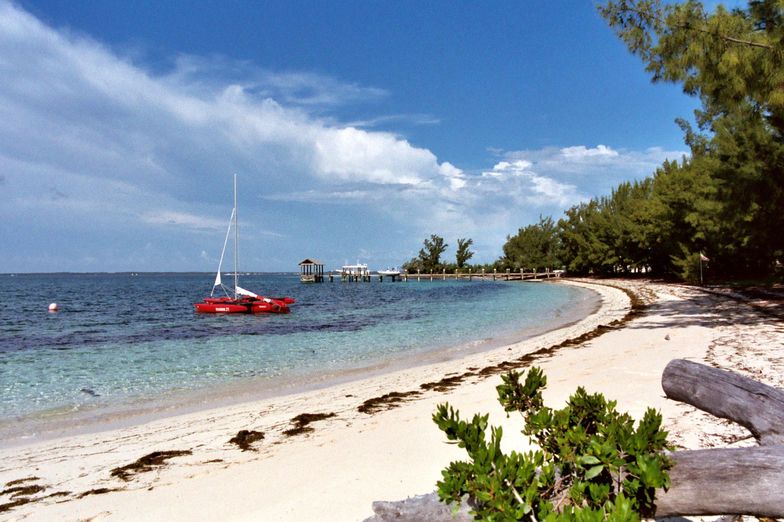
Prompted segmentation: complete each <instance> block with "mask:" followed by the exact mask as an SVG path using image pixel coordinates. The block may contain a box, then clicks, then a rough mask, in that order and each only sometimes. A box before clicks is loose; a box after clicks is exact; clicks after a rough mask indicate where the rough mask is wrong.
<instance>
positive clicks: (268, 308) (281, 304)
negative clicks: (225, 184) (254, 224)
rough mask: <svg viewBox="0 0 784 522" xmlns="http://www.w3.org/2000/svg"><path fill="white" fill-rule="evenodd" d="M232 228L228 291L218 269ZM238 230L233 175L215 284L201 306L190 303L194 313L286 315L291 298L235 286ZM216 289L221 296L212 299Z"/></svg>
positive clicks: (236, 283)
mask: <svg viewBox="0 0 784 522" xmlns="http://www.w3.org/2000/svg"><path fill="white" fill-rule="evenodd" d="M232 227H233V228H234V290H233V291H231V292H230V291H229V289H228V288H226V287H225V286H224V285H223V282H222V281H221V266H222V265H223V256H224V254H225V253H226V245H227V244H228V242H229V236H230V235H231V229H232ZM239 238H240V234H239V228H238V227H237V175H236V174H235V175H234V208H233V209H232V211H231V218H230V219H229V228H228V230H227V231H226V239H224V241H223V250H222V251H221V257H220V262H219V263H218V273H217V275H216V276H215V283H213V285H212V291H211V292H210V296H209V297H205V298H204V300H203V301H202V302H201V303H194V305H193V306H195V307H196V311H197V312H202V313H208V314H263V313H267V314H287V313H289V305H290V304H293V303H294V299H293V298H291V297H264V296H262V295H258V294H255V293H253V292H251V291H250V290H245V289H244V288H242V287H240V285H239V276H238V273H237V265H238V258H239V254H238V251H239ZM217 287H220V288H221V290H222V291H223V293H224V294H225V295H223V296H221V297H214V294H215V289H216V288H217Z"/></svg>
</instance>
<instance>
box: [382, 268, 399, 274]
mask: <svg viewBox="0 0 784 522" xmlns="http://www.w3.org/2000/svg"><path fill="white" fill-rule="evenodd" d="M378 275H380V276H399V275H400V270H398V269H397V268H387V269H386V270H379V271H378Z"/></svg>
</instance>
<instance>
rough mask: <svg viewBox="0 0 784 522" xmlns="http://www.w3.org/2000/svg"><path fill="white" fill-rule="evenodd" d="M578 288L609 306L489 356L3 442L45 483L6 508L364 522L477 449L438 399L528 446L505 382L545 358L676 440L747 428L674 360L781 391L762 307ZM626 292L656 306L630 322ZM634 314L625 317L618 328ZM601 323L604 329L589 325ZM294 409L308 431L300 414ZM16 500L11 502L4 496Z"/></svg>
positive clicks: (667, 292) (18, 463)
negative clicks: (708, 409)
mask: <svg viewBox="0 0 784 522" xmlns="http://www.w3.org/2000/svg"><path fill="white" fill-rule="evenodd" d="M570 284H581V285H585V284H587V285H589V286H591V287H595V288H596V289H597V290H598V291H600V292H601V293H602V295H603V296H604V297H603V300H602V307H601V309H600V311H599V312H598V313H596V314H593V315H591V316H589V317H588V318H585V319H584V320H582V321H580V322H579V323H578V324H576V325H573V326H571V327H569V328H562V329H560V330H555V331H552V332H548V333H547V334H544V335H541V336H538V337H536V338H533V339H529V340H526V341H522V342H520V343H515V344H513V345H510V346H506V347H502V348H499V349H497V350H494V351H492V352H487V353H481V354H477V355H473V356H469V357H466V358H463V359H460V360H459V361H449V362H446V363H441V364H433V365H429V366H425V367H420V368H416V369H414V370H403V371H398V372H395V373H390V374H384V375H381V376H376V377H372V378H368V379H364V380H359V381H353V382H351V383H345V384H341V385H337V386H333V387H330V388H326V389H322V390H317V391H313V392H307V393H301V394H294V395H290V396H286V397H280V398H277V399H270V400H262V401H255V402H252V403H245V404H242V405H236V406H230V407H224V408H218V409H215V410H209V411H204V412H200V413H196V414H188V415H182V416H178V417H171V418H167V419H163V420H158V421H153V422H150V423H147V424H144V425H139V426H134V427H131V428H124V429H118V430H113V431H110V432H101V433H97V434H90V435H83V436H75V437H67V438H62V439H57V440H55V441H48V442H42V443H36V444H33V445H30V446H23V447H17V448H13V449H3V450H0V458H2V464H0V484H6V485H7V484H8V483H10V482H14V481H19V480H22V479H27V482H25V484H30V485H34V486H36V487H41V488H44V489H41V490H40V491H37V492H35V493H31V494H29V495H28V496H27V497H22V498H23V499H27V500H28V501H29V502H28V503H27V504H24V505H19V506H16V507H13V508H10V509H9V510H8V511H7V512H6V513H3V516H10V517H12V519H19V520H21V519H24V520H52V519H63V520H82V519H93V518H96V517H98V518H101V519H103V518H106V519H110V520H139V519H141V520H158V519H167V520H190V519H194V518H196V519H205V518H208V519H213V518H219V519H228V520H310V519H313V520H315V519H318V520H364V518H366V517H369V516H371V515H372V509H371V502H372V501H374V500H398V499H402V498H405V497H407V496H413V495H417V494H422V493H427V492H430V491H432V490H433V489H434V488H435V483H436V481H437V480H438V479H439V478H440V471H441V469H443V468H444V467H446V465H447V464H448V463H449V462H450V461H451V460H456V459H462V458H464V452H462V450H460V449H459V448H457V447H455V446H453V445H449V444H445V443H444V442H445V438H444V437H443V436H442V434H441V433H440V432H439V431H438V429H437V428H436V427H435V425H434V424H433V423H432V421H431V419H430V417H431V415H432V413H433V411H434V409H435V405H436V404H438V403H442V402H445V401H448V402H449V403H450V404H451V405H453V406H454V407H455V408H456V409H458V410H460V412H461V414H462V415H463V416H470V415H473V414H474V413H489V414H490V423H491V424H493V425H501V426H502V427H503V428H504V439H503V441H502V447H503V448H504V450H506V451H508V450H510V449H512V448H514V449H517V450H524V449H525V448H526V447H527V441H526V440H525V438H524V437H523V436H522V435H521V434H520V432H519V430H520V427H521V426H520V425H519V420H518V419H516V418H507V417H506V415H505V413H504V412H503V410H502V408H500V405H498V403H497V400H496V394H495V386H496V385H497V384H498V382H499V380H500V379H499V378H498V375H499V373H500V372H502V371H504V370H505V369H508V368H510V367H512V366H514V367H520V366H523V365H527V364H530V363H531V359H532V358H534V357H535V359H536V360H535V364H536V365H537V366H540V367H542V368H543V369H544V371H545V374H546V375H547V377H548V387H547V389H546V390H545V402H546V403H548V404H553V405H558V404H561V403H562V402H563V401H564V400H565V399H566V398H567V397H568V395H569V394H571V393H572V392H573V391H574V389H575V388H576V387H577V386H578V385H581V386H584V387H585V388H586V389H587V390H589V391H591V392H602V393H604V394H605V395H606V396H607V397H608V399H612V400H617V401H618V408H619V409H620V410H624V411H628V412H629V413H630V414H631V415H632V416H633V417H635V418H640V417H641V415H642V413H643V412H644V411H645V409H646V408H647V407H648V406H651V407H654V408H656V409H658V410H660V411H661V412H662V414H663V416H664V419H665V421H664V422H665V428H666V429H668V430H669V431H670V433H671V440H672V441H673V442H674V443H675V444H676V446H678V447H689V448H700V447H711V445H726V444H728V443H733V444H738V443H739V444H742V443H743V442H744V441H743V438H744V433H743V431H744V430H742V429H741V428H738V427H736V426H728V425H727V423H725V422H722V421H719V420H718V419H713V418H710V417H708V416H707V415H704V414H701V413H700V412H698V411H696V410H694V409H693V408H691V407H689V406H686V405H683V404H679V403H673V402H672V401H667V400H666V399H665V398H664V397H663V393H662V391H661V387H660V378H661V371H662V369H663V367H664V366H665V365H666V363H667V362H669V361H670V360H671V359H673V358H687V359H692V360H699V361H710V362H711V364H714V365H717V366H719V367H723V368H726V369H733V370H736V371H741V372H743V373H745V374H747V375H750V376H752V377H753V378H757V379H759V380H762V381H763V382H766V383H767V384H771V385H774V386H779V387H781V386H782V385H784V383H782V382H781V381H782V380H784V372H783V371H782V370H784V328H782V323H781V321H777V322H774V321H771V320H770V318H769V317H762V316H760V315H759V313H758V312H756V311H755V310H754V309H753V307H752V306H750V305H749V304H745V303H741V302H737V301H733V300H731V299H728V298H726V297H723V296H716V295H711V294H708V293H705V292H703V291H701V290H699V289H695V288H691V287H685V286H678V285H662V284H658V283H651V282H648V281H632V280H625V281H615V280H612V281H604V282H602V281H600V282H590V283H586V282H579V281H571V282H570ZM608 284H609V285H613V286H607V285H608ZM626 291H631V292H632V293H634V294H635V295H637V296H638V297H640V298H641V299H642V300H643V301H644V303H643V304H644V305H645V308H644V310H642V311H639V310H640V309H639V305H638V312H637V313H633V314H632V316H631V317H628V316H629V312H630V311H632V305H631V302H630V299H629V297H628V295H627V294H626V293H625V292H626ZM625 317H626V318H627V319H626V322H618V323H614V321H621V320H623V319H624V318H625ZM599 330H600V331H601V335H591V334H587V332H590V331H599ZM586 334H587V335H586ZM570 339H572V341H569V340H570ZM559 344H560V345H561V348H560V349H556V346H557V345H559ZM567 347H568V348H569V349H566V348H567ZM537 352H538V355H535V353H537ZM469 373H470V375H468V374H469ZM368 401H371V402H368ZM363 405H364V406H366V408H365V410H364V412H363V411H361V410H360V409H359V408H360V406H363ZM303 414H306V415H303ZM297 418H299V420H300V421H302V422H300V425H299V429H297V426H298V424H297V423H296V422H292V421H293V420H295V419H297ZM308 428H315V429H314V430H313V431H308ZM241 430H248V433H246V436H247V435H251V436H252V435H253V433H254V432H256V433H261V432H263V438H260V439H259V440H257V441H256V442H253V443H251V444H250V446H249V450H248V451H242V450H241V449H240V448H239V447H238V446H237V445H235V444H234V443H230V442H229V441H230V439H231V438H233V437H235V435H237V434H238V432H240V431H241ZM287 432H289V433H290V434H289V435H287V434H286V433H287ZM258 436H259V435H257V437H258ZM251 438H252V437H251ZM746 442H748V441H746ZM153 452H163V453H159V454H157V456H158V457H160V458H162V459H163V461H161V462H160V464H158V465H150V466H148V467H147V468H144V466H143V465H142V464H144V463H145V462H147V461H145V460H144V459H143V457H145V456H147V457H150V456H151V454H152V453H153ZM167 452H168V453H167ZM148 460H149V459H148ZM130 464H134V465H138V466H137V468H133V469H136V470H137V472H135V473H133V474H131V475H130V476H129V477H128V480H127V481H124V480H122V479H120V478H118V476H112V474H111V473H112V470H116V469H120V468H128V466H129V465H130ZM11 500H12V499H9V497H8V496H4V497H0V505H1V504H3V503H8V502H9V501H11Z"/></svg>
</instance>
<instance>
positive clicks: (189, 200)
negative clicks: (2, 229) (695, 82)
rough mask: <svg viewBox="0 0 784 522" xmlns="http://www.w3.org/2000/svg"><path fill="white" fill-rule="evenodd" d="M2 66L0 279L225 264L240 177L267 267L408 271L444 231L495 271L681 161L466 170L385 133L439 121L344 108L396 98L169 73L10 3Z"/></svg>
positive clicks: (545, 155)
mask: <svg viewBox="0 0 784 522" xmlns="http://www.w3.org/2000/svg"><path fill="white" fill-rule="evenodd" d="M0 56H2V59H0V77H2V78H3V81H2V82H0V172H2V174H0V190H2V194H3V197H4V201H3V205H2V206H0V219H2V220H3V222H4V223H5V224H6V226H7V230H10V231H12V232H11V233H12V234H15V236H14V237H8V238H7V241H4V242H3V243H4V244H3V246H0V272H2V271H4V270H9V271H17V270H20V269H21V268H22V267H27V268H28V269H33V270H63V269H70V270H80V269H83V268H84V267H81V266H80V265H78V263H77V262H76V261H75V263H77V264H74V265H72V266H67V267H65V266H61V265H56V266H53V265H52V264H51V263H53V261H52V259H53V258H51V257H46V258H44V257H41V256H39V255H38V253H39V252H42V251H45V250H51V249H52V248H53V246H54V245H56V247H57V249H58V251H59V252H61V253H64V254H69V253H70V255H67V256H65V257H68V258H69V259H74V260H84V259H88V258H90V259H94V260H95V263H92V262H91V264H90V269H95V268H96V267H97V266H98V265H100V263H101V260H103V262H104V263H105V266H103V267H102V268H103V269H107V270H122V269H131V270H142V269H145V268H147V269H151V270H193V269H210V268H212V267H211V266H205V265H204V264H203V263H204V261H205V258H206V257H212V256H210V255H205V248H207V247H209V246H210V245H211V244H213V243H214V245H215V247H214V248H215V249H218V248H219V247H220V245H221V244H222V239H223V233H224V230H225V226H226V220H227V219H228V214H229V212H230V210H231V193H232V187H231V174H232V173H239V177H240V187H241V188H240V194H241V197H240V216H241V219H242V222H243V227H242V230H243V237H244V238H249V240H248V241H247V242H246V243H245V244H244V246H243V252H244V254H243V256H244V258H245V259H247V260H249V262H252V263H257V265H255V266H253V269H276V270H280V269H286V268H287V267H288V268H291V267H292V266H294V267H295V265H290V264H291V263H295V262H296V260H297V258H298V257H300V258H301V256H306V255H316V256H318V257H321V258H324V259H325V260H327V261H328V260H329V259H330V256H332V258H333V259H340V260H342V259H343V258H345V257H349V258H350V257H354V256H355V255H356V252H355V251H352V250H351V249H352V248H355V246H352V245H359V244H361V246H362V247H363V248H366V249H367V250H368V252H370V251H371V250H373V251H376V252H386V253H388V254H389V255H393V253H394V252H397V254H396V255H397V256H398V257H397V258H392V259H389V260H388V261H386V263H390V264H396V263H399V262H400V261H401V260H402V259H401V257H400V256H404V255H407V254H409V252H410V250H411V247H410V246H408V245H411V243H412V239H411V238H416V239H415V240H413V242H414V243H415V244H417V245H418V243H419V238H420V237H425V236H426V235H427V234H430V233H438V234H441V235H444V236H445V237H447V238H456V237H472V238H474V241H475V243H474V244H475V247H476V248H477V250H478V251H479V252H478V256H477V258H482V256H484V259H489V258H492V257H494V256H496V255H497V253H498V251H499V250H500V245H501V244H502V243H503V241H504V237H505V235H506V234H507V233H509V232H510V231H513V230H516V229H517V228H518V227H519V226H521V225H524V224H526V223H528V222H531V221H533V220H535V219H536V218H537V217H538V214H540V213H545V214H555V215H557V214H559V213H560V211H561V210H562V209H563V207H564V206H568V205H570V204H573V203H575V202H577V201H579V200H580V199H581V198H585V197H588V196H590V195H594V194H596V191H595V190H594V188H595V185H597V183H596V181H597V180H599V179H601V180H606V179H611V178H612V176H614V175H615V174H613V173H617V172H621V171H624V170H625V171H627V172H631V173H632V174H633V175H636V173H637V172H641V171H642V170H645V169H647V172H645V174H647V173H650V172H651V171H652V170H653V168H655V165H657V164H658V163H660V162H661V159H663V158H664V157H672V156H671V153H670V152H668V151H662V150H660V149H650V150H648V151H644V152H634V151H623V150H614V149H612V148H611V147H609V146H604V145H600V146H596V147H592V148H591V147H586V146H583V145H577V146H572V147H567V148H563V149H542V150H534V151H530V150H529V151H525V150H523V151H509V152H500V151H499V154H500V155H501V157H500V158H499V161H497V162H496V164H495V166H493V167H492V168H488V169H479V170H477V171H470V172H469V171H465V170H463V169H461V168H460V167H459V166H456V165H454V164H453V163H450V162H448V161H445V160H443V159H439V158H437V157H436V156H435V154H433V153H432V152H431V151H430V150H428V149H426V148H423V147H420V146H417V145H415V144H412V143H410V142H408V141H407V140H405V139H403V138H401V137H400V136H399V135H397V134H395V133H393V132H380V131H376V130H372V128H373V127H374V126H376V125H380V124H390V123H393V122H395V121H406V119H407V118H408V120H407V121H409V122H417V121H418V122H419V123H422V124H437V123H438V118H435V117H431V116H428V115H414V116H411V117H407V116H405V115H397V116H392V117H388V116H378V117H377V118H372V117H371V118H369V119H367V120H366V121H364V122H354V124H351V123H348V122H343V123H341V122H340V117H339V116H338V114H339V111H337V109H338V108H340V107H343V106H347V105H352V104H359V103H361V104H367V103H368V102H377V101H379V100H383V99H384V97H386V96H388V93H387V92H386V91H385V90H384V89H382V88H377V87H372V86H370V87H368V86H361V85H357V84H355V83H352V82H344V81H341V80H339V79H335V78H330V77H327V76H324V75H318V74H313V73H308V72H290V71H289V72H286V71H282V72H281V71H269V70H265V69H263V68H260V67H257V66H256V65H255V64H253V63H249V62H246V61H237V60H233V59H231V58H227V57H196V56H178V57H175V58H174V59H173V60H172V67H171V68H170V69H168V70H165V71H157V72H154V71H152V70H150V69H147V68H145V66H144V64H143V63H141V64H140V63H136V62H134V61H133V60H131V59H129V58H126V57H123V56H120V55H118V54H117V53H115V52H113V51H112V49H110V48H108V47H107V46H105V45H103V44H101V43H100V42H96V41H95V40H93V39H91V38H90V37H89V36H85V35H78V34H74V33H71V32H67V31H58V30H54V29H52V28H51V27H48V26H47V25H45V24H43V23H42V22H40V21H39V20H37V19H36V18H35V17H33V16H32V15H30V14H29V13H27V12H25V11H24V10H23V9H21V8H19V7H18V6H15V5H14V4H11V3H8V2H5V1H3V0H0ZM335 111H336V112H335ZM600 169H605V170H604V171H602V170H600ZM602 172H604V173H605V174H602ZM607 172H609V173H610V174H606V173H607ZM587 179H590V180H592V183H593V185H594V186H589V185H586V183H585V182H584V180H587ZM381 231H383V233H381ZM347 232H350V233H347ZM254 239H259V241H254ZM352 241H353V243H352ZM450 241H454V239H450ZM148 245H152V248H148V247H147V246H148ZM356 248H359V247H358V246H357V247H356ZM417 248H418V247H417ZM156 252H158V254H156ZM368 252H365V253H366V254H368ZM156 255H157V256H158V257H156ZM368 255H370V254H368ZM61 257H63V256H61ZM408 257H410V256H408ZM37 260H38V261H40V263H39V264H38V265H36V264H35V263H36V262H37ZM130 262H133V263H134V264H133V266H130V265H127V264H124V263H130ZM273 263H278V264H277V265H274V264H273Z"/></svg>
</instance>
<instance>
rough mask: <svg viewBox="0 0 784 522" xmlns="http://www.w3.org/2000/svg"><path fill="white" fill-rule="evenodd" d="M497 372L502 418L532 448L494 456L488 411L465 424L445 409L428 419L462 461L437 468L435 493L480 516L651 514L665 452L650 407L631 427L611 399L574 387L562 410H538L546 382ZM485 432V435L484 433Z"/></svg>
mask: <svg viewBox="0 0 784 522" xmlns="http://www.w3.org/2000/svg"><path fill="white" fill-rule="evenodd" d="M520 378H521V375H520V374H519V373H518V372H514V371H512V372H510V373H508V374H507V375H504V376H502V379H503V383H502V384H501V385H499V386H498V387H497V391H498V397H499V401H500V403H501V404H502V405H503V406H504V409H505V410H506V411H507V412H513V411H518V412H520V413H521V414H522V416H523V419H524V427H523V433H524V434H525V435H528V436H529V437H530V438H531V439H532V440H533V441H534V442H535V443H536V444H537V445H538V447H539V449H538V450H536V451H532V452H528V453H518V452H515V451H512V452H511V453H509V454H506V453H503V452H502V451H501V437H502V434H503V432H502V430H501V428H500V427H498V428H496V427H492V426H488V416H487V415H474V417H473V418H472V419H471V421H470V422H467V421H465V420H462V419H461V418H460V414H459V413H458V412H456V411H455V410H454V409H453V408H452V407H451V406H449V405H448V404H441V405H439V406H438V407H437V410H436V413H435V414H434V415H433V420H434V421H435V423H436V424H437V425H438V427H439V428H440V429H441V430H442V431H443V432H444V433H445V434H446V437H447V439H449V441H450V442H452V443H456V444H457V445H458V446H459V447H460V448H465V450H466V453H467V455H468V460H467V461H462V462H452V463H450V464H449V467H447V468H446V469H445V470H444V471H442V472H441V474H442V477H443V478H442V480H441V481H439V482H438V495H439V498H441V500H442V501H444V502H460V501H461V500H462V499H463V497H464V496H466V495H468V496H469V498H470V499H471V502H472V505H473V507H474V511H473V513H474V515H475V517H476V518H477V519H481V520H546V521H566V520H569V521H594V520H595V521H603V520H613V521H636V520H640V517H641V516H650V515H652V514H653V512H654V492H655V489H656V488H665V489H666V488H667V487H669V483H670V482H669V476H668V474H667V470H668V469H669V467H670V465H671V463H670V461H669V460H668V459H667V457H666V456H665V455H664V454H663V453H662V452H663V450H665V449H667V448H669V445H668V443H667V440H666V432H665V431H663V430H661V415H659V414H658V413H656V412H655V411H654V410H652V409H648V411H646V413H645V415H644V417H643V419H642V420H641V421H640V422H639V423H638V425H637V428H636V429H635V427H634V421H633V420H632V418H631V417H630V416H629V415H628V414H625V413H619V412H618V411H616V409H615V402H614V401H607V400H606V399H605V398H604V396H603V395H601V394H589V393H587V392H586V391H585V390H584V389H583V388H578V389H577V391H576V392H575V394H574V395H572V396H571V397H570V398H569V401H568V402H567V404H566V407H564V408H563V409H560V410H553V409H551V408H548V407H546V406H544V403H543V400H542V389H544V387H545V386H546V384H547V379H546V377H545V376H544V374H543V373H542V371H541V370H540V369H538V368H535V367H534V368H531V370H530V371H529V372H528V374H527V375H526V378H525V382H523V383H521V382H520ZM488 427H489V428H490V437H489V439H488V437H487V430H488Z"/></svg>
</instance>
